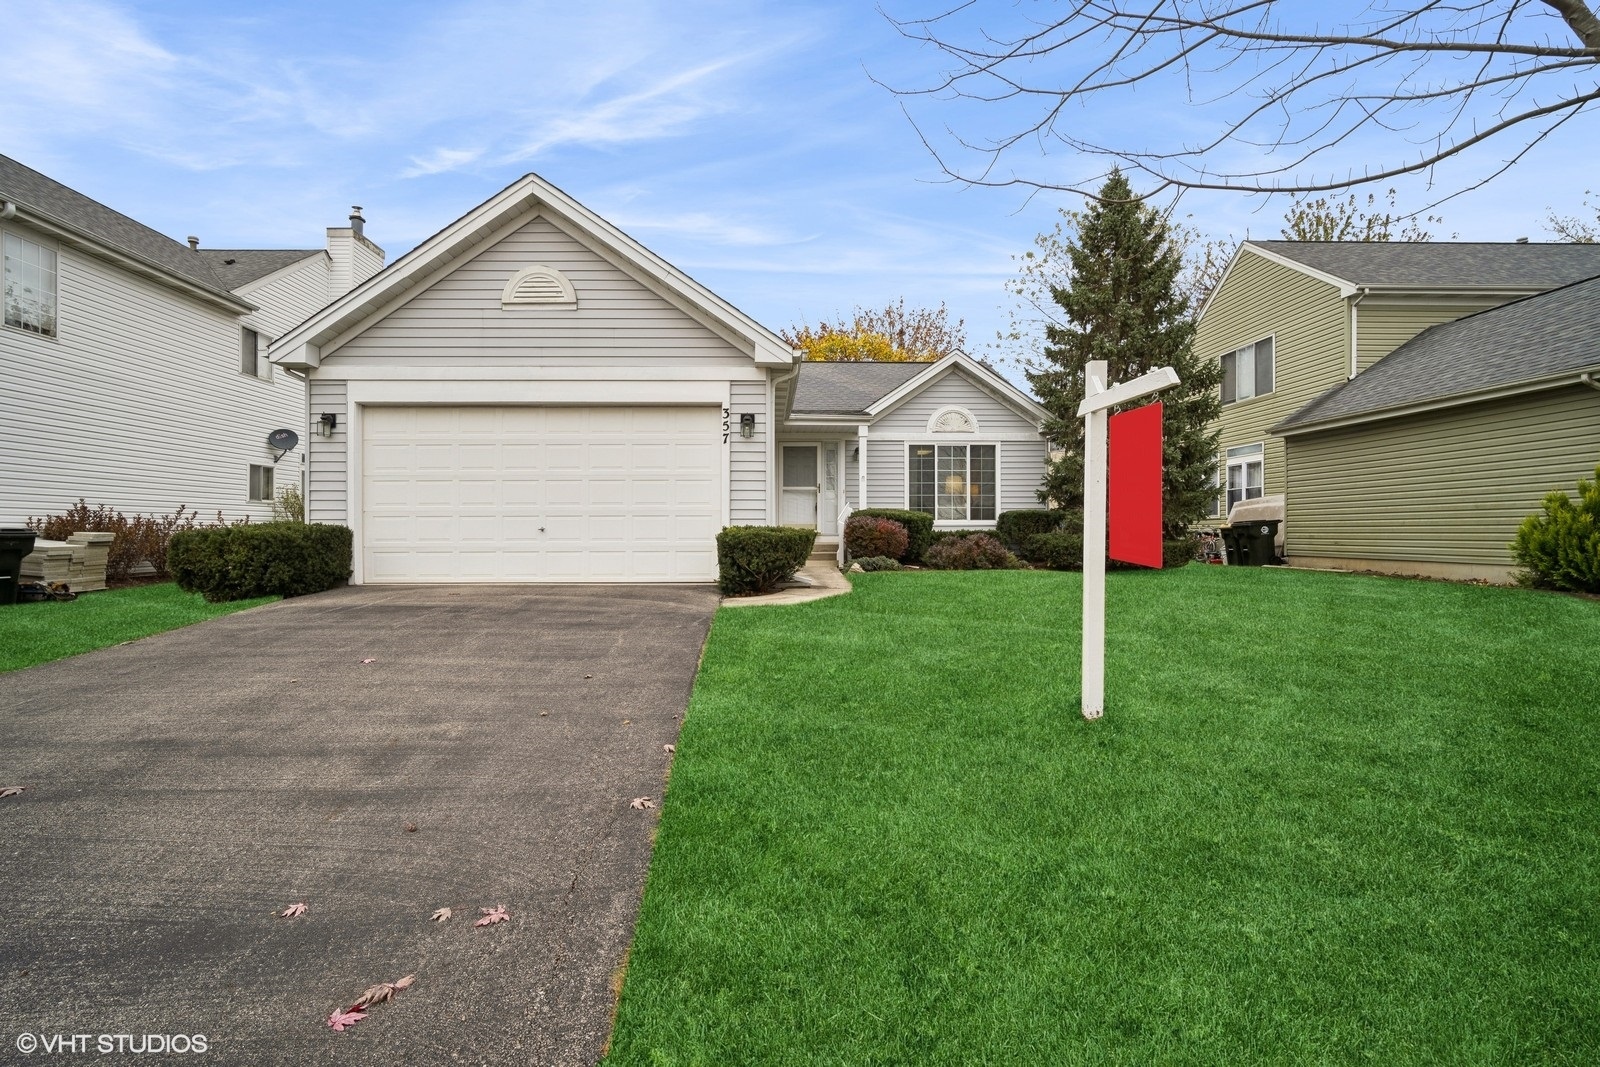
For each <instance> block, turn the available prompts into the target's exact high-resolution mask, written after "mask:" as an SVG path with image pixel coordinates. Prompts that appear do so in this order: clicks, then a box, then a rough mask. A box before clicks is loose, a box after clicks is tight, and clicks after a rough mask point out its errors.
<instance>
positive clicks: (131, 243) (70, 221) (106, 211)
mask: <svg viewBox="0 0 1600 1067" xmlns="http://www.w3.org/2000/svg"><path fill="white" fill-rule="evenodd" d="M0 201H4V202H6V203H9V204H12V205H14V206H15V208H16V210H17V214H18V215H19V216H20V217H21V218H23V219H24V220H25V221H27V222H29V223H31V224H33V225H35V226H38V227H39V228H40V229H43V230H46V231H47V232H51V233H52V234H53V235H54V236H57V237H61V238H65V239H68V240H69V241H70V242H71V243H73V244H77V245H80V246H81V245H84V244H85V243H87V245H88V246H89V248H88V250H90V251H99V250H109V251H111V252H113V253H120V255H121V257H124V258H125V259H127V260H129V261H131V264H129V265H132V266H135V267H142V268H144V270H143V271H141V273H146V274H155V275H157V276H158V277H159V279H160V280H163V281H166V282H168V284H172V283H173V282H177V283H178V288H183V289H186V290H188V291H190V292H195V293H197V295H202V296H205V297H209V298H211V299H212V300H213V301H215V302H219V303H223V304H225V305H227V306H228V307H229V308H230V309H232V310H236V311H238V310H246V311H250V310H254V306H253V305H251V304H249V303H248V302H246V301H243V300H240V299H239V298H238V297H237V296H235V295H233V294H232V293H231V292H229V291H228V287H227V286H226V285H225V284H224V283H223V282H222V280H221V279H220V278H218V277H217V275H216V273H215V272H214V271H213V270H212V269H211V267H210V266H209V265H208V264H207V262H206V260H205V259H204V258H203V257H202V256H199V255H197V254H196V253H195V252H194V250H193V249H191V248H190V247H189V246H188V245H187V244H184V243H182V242H179V241H174V240H173V239H172V238H170V237H168V236H167V235H166V234H163V233H158V232H156V231H155V230H152V229H151V228H150V227H148V226H146V225H145V224H144V223H142V222H135V221H134V220H133V219H131V218H129V217H128V216H126V215H124V214H122V213H121V212H120V211H114V210H112V209H111V208H109V207H106V206H105V205H104V204H102V203H100V202H99V201H97V200H91V199H90V198H89V197H87V196H84V195H83V194H82V193H80V192H78V191H77V190H76V189H69V188H68V187H67V186H65V185H62V184H61V183H60V182H58V181H56V180H55V179H53V178H48V177H46V176H45V175H43V174H40V173H39V172H38V171H36V170H34V169H33V168H31V167H26V166H23V165H22V164H21V163H18V162H17V161H16V160H14V159H12V158H10V157H9V156H3V155H0ZM96 246H97V247H96Z"/></svg>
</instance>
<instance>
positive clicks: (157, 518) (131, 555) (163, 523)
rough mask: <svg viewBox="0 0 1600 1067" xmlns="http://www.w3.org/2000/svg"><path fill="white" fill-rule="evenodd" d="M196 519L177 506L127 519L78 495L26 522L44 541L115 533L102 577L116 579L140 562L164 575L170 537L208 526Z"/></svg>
mask: <svg viewBox="0 0 1600 1067" xmlns="http://www.w3.org/2000/svg"><path fill="white" fill-rule="evenodd" d="M199 518H200V516H199V515H198V514H197V513H195V512H193V511H190V510H189V509H188V508H187V507H184V506H179V508H178V510H177V511H175V512H173V513H172V514H171V515H151V516H148V517H147V516H144V515H135V516H134V517H133V518H131V519H130V518H128V517H127V516H126V515H124V514H123V513H122V512H120V511H116V510H114V509H113V508H110V507H108V506H106V505H105V504H97V505H95V506H94V507H90V506H89V505H88V503H87V502H86V501H84V500H83V498H82V497H80V498H79V499H78V502H77V503H76V504H74V505H73V506H72V507H70V508H68V509H67V510H66V512H65V514H61V515H46V516H45V517H44V518H42V519H35V518H32V517H30V518H29V519H28V523H27V524H28V526H29V527H30V528H31V529H32V530H33V531H34V532H35V533H37V534H38V535H39V536H40V537H42V538H44V539H45V540H46V541H65V540H66V539H67V538H68V537H69V536H71V535H72V534H74V533H78V532H80V531H95V532H99V533H110V534H116V538H117V539H116V540H115V541H113V542H111V551H110V554H109V555H108V556H107V558H106V579H107V580H108V581H113V582H120V581H122V580H124V579H126V578H127V577H128V575H129V574H131V573H132V572H133V571H134V570H135V569H136V568H137V567H139V566H140V565H141V564H148V565H149V566H150V568H151V569H152V570H153V571H154V572H155V577H157V578H166V577H167V576H168V575H167V546H168V544H169V543H170V542H171V540H172V536H173V535H174V534H177V533H181V532H183V531H185V530H194V529H200V528H203V527H204V526H208V525H210V524H209V523H201V522H200V521H199ZM223 521H224V520H223V518H222V514H221V513H220V512H219V513H218V514H217V525H222V523H223ZM244 521H245V522H249V521H250V520H249V519H245V520H244Z"/></svg>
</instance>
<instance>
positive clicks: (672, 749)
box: [661, 745, 678, 752]
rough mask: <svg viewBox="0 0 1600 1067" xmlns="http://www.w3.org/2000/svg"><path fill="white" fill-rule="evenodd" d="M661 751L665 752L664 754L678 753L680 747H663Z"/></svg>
mask: <svg viewBox="0 0 1600 1067" xmlns="http://www.w3.org/2000/svg"><path fill="white" fill-rule="evenodd" d="M661 751H663V752H676V751H678V746H677V745H662V746H661Z"/></svg>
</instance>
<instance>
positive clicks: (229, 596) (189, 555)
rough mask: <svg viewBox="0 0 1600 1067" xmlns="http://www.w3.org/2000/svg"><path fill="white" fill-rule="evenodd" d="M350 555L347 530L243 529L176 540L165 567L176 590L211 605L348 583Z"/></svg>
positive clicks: (280, 525) (188, 533)
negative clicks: (169, 572)
mask: <svg viewBox="0 0 1600 1067" xmlns="http://www.w3.org/2000/svg"><path fill="white" fill-rule="evenodd" d="M351 549H352V542H351V534H350V528H349V527H348V526H331V525H324V524H322V523H316V524H313V525H310V526H308V525H305V524H304V523H298V522H263V523H254V524H252V523H243V524H240V525H237V526H212V527H208V528H205V529H199V530H184V531H181V532H180V533H177V534H175V535H174V536H173V538H172V547H171V548H170V549H169V550H168V553H167V565H168V567H169V568H170V569H171V571H172V576H173V577H174V578H176V579H177V581H178V588H180V589H182V590H184V591H185V592H189V593H200V594H202V595H203V596H204V597H205V598H206V599H207V600H208V601H210V602H212V603H218V602H220V601H224V600H245V599H248V598H250V597H258V596H285V597H290V596H303V595H305V594H306V593H320V592H322V591H323V590H324V589H332V588H333V587H334V586H336V585H339V584H340V583H341V582H344V581H345V580H346V579H348V578H349V577H350V559H351Z"/></svg>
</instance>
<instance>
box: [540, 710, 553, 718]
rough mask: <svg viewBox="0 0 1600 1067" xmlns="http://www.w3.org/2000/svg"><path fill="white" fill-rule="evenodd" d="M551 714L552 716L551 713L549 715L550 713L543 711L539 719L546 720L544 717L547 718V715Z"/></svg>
mask: <svg viewBox="0 0 1600 1067" xmlns="http://www.w3.org/2000/svg"><path fill="white" fill-rule="evenodd" d="M549 714H550V713H549V712H548V711H541V712H540V713H539V718H541V719H542V718H544V717H545V716H547V715H549Z"/></svg>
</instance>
